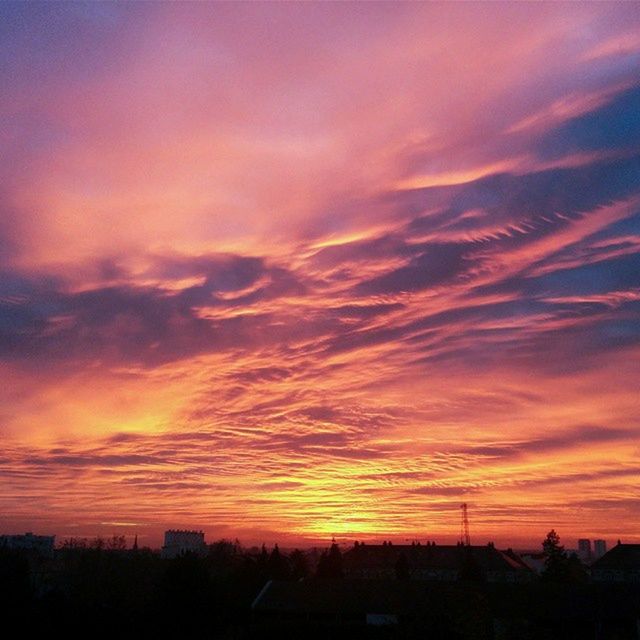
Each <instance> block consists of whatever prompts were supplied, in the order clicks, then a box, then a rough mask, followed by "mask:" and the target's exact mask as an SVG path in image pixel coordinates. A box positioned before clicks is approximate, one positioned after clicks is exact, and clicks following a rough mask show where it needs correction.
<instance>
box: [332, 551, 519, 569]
mask: <svg viewBox="0 0 640 640" xmlns="http://www.w3.org/2000/svg"><path fill="white" fill-rule="evenodd" d="M402 554H404V556H405V558H406V559H407V562H408V564H409V567H410V568H411V569H414V570H415V569H423V570H431V571H438V570H441V571H457V570H459V569H460V568H461V566H462V564H463V563H464V562H465V561H466V560H468V559H469V557H471V559H472V560H473V561H474V562H475V563H476V564H477V565H478V566H479V567H480V569H482V570H483V571H527V572H528V571H530V569H529V567H528V566H527V565H526V564H525V563H524V562H523V561H522V560H521V559H520V558H519V557H518V556H517V555H516V554H515V553H514V552H513V551H511V550H509V551H499V550H498V549H496V548H495V547H493V546H491V545H486V546H460V545H358V546H357V547H353V548H352V549H350V550H349V551H347V552H346V553H345V554H344V561H345V567H346V568H347V570H349V569H350V570H358V569H367V568H376V569H388V570H393V569H394V567H395V565H396V562H397V561H398V558H399V557H400V555H402Z"/></svg>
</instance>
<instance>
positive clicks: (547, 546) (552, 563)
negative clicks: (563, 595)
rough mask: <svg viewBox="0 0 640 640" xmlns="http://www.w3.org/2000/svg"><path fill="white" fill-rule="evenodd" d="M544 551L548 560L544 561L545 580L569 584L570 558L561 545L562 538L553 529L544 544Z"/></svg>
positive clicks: (543, 574) (543, 575)
mask: <svg viewBox="0 0 640 640" xmlns="http://www.w3.org/2000/svg"><path fill="white" fill-rule="evenodd" d="M542 549H543V551H544V552H545V554H546V556H547V558H546V560H545V561H544V571H543V572H542V578H543V580H547V581H549V582H567V581H568V579H569V558H568V557H567V552H566V551H565V550H564V547H563V546H562V545H561V544H560V536H559V535H558V534H557V533H556V532H555V529H551V531H549V533H547V537H546V538H545V539H544V541H543V542H542Z"/></svg>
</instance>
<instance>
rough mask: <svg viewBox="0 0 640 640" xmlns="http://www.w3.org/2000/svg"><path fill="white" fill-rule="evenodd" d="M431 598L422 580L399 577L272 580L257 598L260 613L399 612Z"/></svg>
mask: <svg viewBox="0 0 640 640" xmlns="http://www.w3.org/2000/svg"><path fill="white" fill-rule="evenodd" d="M426 599H427V590H426V589H425V587H424V586H423V585H422V584H421V583H419V582H402V581H397V580H318V579H310V580H301V581H299V582H285V581H279V580H270V581H269V582H268V583H267V584H266V585H265V586H264V588H263V589H262V591H261V592H260V594H259V595H258V597H257V598H256V599H255V600H254V602H253V605H252V609H253V610H254V611H258V612H267V611H272V612H273V611H277V612H280V613H311V614H318V613H335V612H340V613H341V614H345V615H348V614H364V613H380V614H399V613H404V612H407V611H411V610H414V609H415V608H416V607H419V606H420V605H421V604H424V603H425V602H426Z"/></svg>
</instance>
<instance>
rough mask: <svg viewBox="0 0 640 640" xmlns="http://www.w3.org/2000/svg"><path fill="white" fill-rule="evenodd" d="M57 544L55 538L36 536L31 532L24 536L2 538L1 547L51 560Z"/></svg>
mask: <svg viewBox="0 0 640 640" xmlns="http://www.w3.org/2000/svg"><path fill="white" fill-rule="evenodd" d="M55 542H56V537H55V536H36V535H33V533H31V532H30V531H29V532H27V533H25V534H24V535H22V534H19V535H3V536H0V547H5V548H7V549H20V550H22V551H31V552H33V553H36V554H38V555H40V556H43V557H47V558H50V557H52V556H53V548H54V545H55Z"/></svg>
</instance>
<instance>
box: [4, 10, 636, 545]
mask: <svg viewBox="0 0 640 640" xmlns="http://www.w3.org/2000/svg"><path fill="white" fill-rule="evenodd" d="M639 34H640V4H638V3H603V4H599V3H583V4H578V3H567V4H557V3H554V4H546V3H531V4H528V3H511V4H499V3H486V4H468V3H447V4H437V3H436V4H418V3H407V4H401V3H393V4H384V3H380V4H377V3H368V2H367V3H360V4H349V3H331V4H320V3H318V4H311V3H304V4H303V3H301V4H286V3H278V4H275V3H274V4H269V3H260V4H256V3H246V4H233V3H230V4H224V3H221V4H206V3H198V4H189V3H137V4H136V3H117V4H116V3H91V4H82V3H43V4H39V3H23V2H19V3H15V4H14V3H10V2H4V3H2V4H1V5H0V87H1V88H2V90H1V91H0V158H1V162H0V438H1V442H2V447H1V448H0V486H1V490H0V533H17V532H24V531H27V530H29V531H34V532H37V533H43V534H45V533H52V534H53V533H55V534H56V535H57V536H58V539H59V540H62V539H64V538H67V537H69V536H94V535H97V534H100V535H111V534H113V533H117V534H124V535H126V536H128V538H129V539H130V538H132V536H133V535H134V534H137V535H138V537H139V541H140V543H141V544H150V545H152V546H156V545H159V544H160V541H161V533H162V531H163V530H164V529H166V528H171V527H181V528H184V527H188V528H198V529H200V528H202V529H204V530H205V532H206V535H207V540H214V539H216V538H220V537H223V536H224V537H232V538H235V537H236V536H237V537H238V538H240V540H241V541H242V542H245V543H247V544H253V543H262V542H263V541H265V542H267V543H273V542H276V541H280V542H281V543H285V544H289V543H290V544H304V543H315V542H317V541H321V542H322V541H323V542H326V541H327V540H330V539H331V536H333V535H335V536H336V538H337V539H339V540H341V541H348V540H353V539H356V538H357V539H364V540H372V541H373V540H382V539H392V540H395V541H398V542H400V541H404V540H406V539H413V538H419V539H422V540H425V539H434V540H438V541H440V542H443V543H444V542H453V541H455V540H456V539H457V538H458V536H459V531H460V503H461V502H467V503H468V504H469V519H470V523H471V525H470V526H471V539H472V542H474V543H485V542H486V541H488V540H495V541H496V543H498V544H507V543H510V544H513V545H516V546H517V545H531V546H537V545H539V543H540V541H541V540H542V539H543V538H544V536H545V534H546V532H547V531H548V530H549V529H550V528H552V527H553V528H555V529H556V530H557V531H558V532H559V534H560V536H561V540H562V541H563V542H565V543H566V544H567V545H568V546H575V539H576V538H577V537H596V538H605V539H607V540H608V541H609V542H610V543H611V542H613V541H615V540H616V539H617V538H622V539H623V541H626V542H633V541H635V542H640V493H639V491H638V487H639V484H640V35H639Z"/></svg>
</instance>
